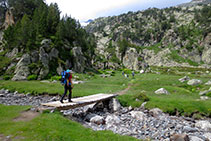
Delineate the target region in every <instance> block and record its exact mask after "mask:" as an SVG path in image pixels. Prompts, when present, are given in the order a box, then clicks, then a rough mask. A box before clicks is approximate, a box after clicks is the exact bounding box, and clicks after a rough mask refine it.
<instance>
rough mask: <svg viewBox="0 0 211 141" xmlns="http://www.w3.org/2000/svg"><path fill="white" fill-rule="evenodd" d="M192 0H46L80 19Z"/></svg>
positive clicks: (63, 11) (172, 4) (63, 12)
mask: <svg viewBox="0 0 211 141" xmlns="http://www.w3.org/2000/svg"><path fill="white" fill-rule="evenodd" d="M190 1H191V0H46V2H47V3H48V4H50V3H52V2H53V3H55V2H56V3H57V4H58V6H59V9H60V11H61V12H62V15H65V14H67V15H68V16H70V15H71V17H73V18H75V19H76V20H79V21H80V22H83V21H87V20H89V19H96V18H98V17H104V16H114V15H119V14H122V13H127V12H128V11H138V10H144V9H147V8H149V7H151V8H152V7H157V8H165V7H170V6H176V5H178V4H182V3H186V2H190Z"/></svg>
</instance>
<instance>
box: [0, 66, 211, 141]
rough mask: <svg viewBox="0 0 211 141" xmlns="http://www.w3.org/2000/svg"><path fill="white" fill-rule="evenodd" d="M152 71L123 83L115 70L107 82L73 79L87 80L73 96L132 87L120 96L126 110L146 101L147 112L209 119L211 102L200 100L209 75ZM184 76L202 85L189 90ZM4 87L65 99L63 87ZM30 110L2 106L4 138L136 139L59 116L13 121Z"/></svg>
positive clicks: (18, 84)
mask: <svg viewBox="0 0 211 141" xmlns="http://www.w3.org/2000/svg"><path fill="white" fill-rule="evenodd" d="M152 72H153V73H145V74H139V73H137V74H136V75H135V78H132V76H131V74H130V75H129V78H125V77H123V76H122V74H121V72H120V71H116V72H115V74H114V75H113V76H112V77H108V78H102V77H100V76H99V74H92V75H87V74H86V75H85V74H74V76H77V77H76V78H77V79H78V80H83V81H85V83H83V84H77V85H74V89H73V97H81V96H87V95H92V94H97V93H118V92H120V91H123V90H125V89H126V88H129V89H128V91H125V93H123V95H120V96H118V97H117V98H118V99H119V101H120V102H121V104H122V105H123V106H132V107H140V105H141V104H142V103H143V102H144V101H147V104H146V105H145V107H146V108H148V109H151V108H155V107H158V108H160V109H162V110H163V111H164V112H166V113H169V114H172V115H175V114H178V115H184V116H190V117H194V118H196V119H197V118H203V117H204V116H205V117H211V100H210V99H209V100H206V101H202V100H199V99H200V96H199V92H200V91H204V90H208V89H209V88H210V86H207V85H204V83H206V82H207V81H208V80H210V79H211V75H210V73H209V74H208V73H207V70H204V69H200V70H198V69H188V68H183V69H181V68H153V71H152ZM209 72H211V70H209ZM185 75H186V76H189V77H190V78H191V79H200V80H202V82H203V84H201V85H197V86H189V85H187V82H184V83H181V82H179V81H178V79H180V78H182V77H184V76H185ZM2 88H4V89H9V90H10V91H18V92H19V93H25V94H27V93H31V94H34V95H37V94H49V95H55V94H59V95H61V94H63V86H62V85H61V84H60V83H59V82H57V83H44V82H40V81H18V82H14V81H5V80H0V89H2ZM159 88H165V89H166V90H167V91H169V93H170V94H169V95H156V94H155V93H154V92H155V91H156V90H157V89H159ZM210 95H211V94H210V93H208V94H207V96H210ZM27 109H29V106H4V105H0V134H3V135H5V136H7V135H12V138H14V139H15V138H17V137H18V138H20V137H23V138H24V140H135V139H134V138H132V137H128V136H120V135H116V134H113V133H112V132H110V131H99V132H95V131H92V130H91V129H87V128H85V127H83V126H81V125H80V124H79V123H76V122H73V121H70V120H68V119H66V118H64V117H63V116H62V115H60V114H59V113H47V112H46V113H43V114H41V115H39V116H38V117H36V118H35V119H33V120H32V121H28V122H14V121H13V119H14V118H15V117H17V116H18V115H19V114H20V112H21V111H24V110H27ZM5 129H6V130H5ZM55 129H56V130H55Z"/></svg>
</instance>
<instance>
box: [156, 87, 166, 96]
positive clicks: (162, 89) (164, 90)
mask: <svg viewBox="0 0 211 141" xmlns="http://www.w3.org/2000/svg"><path fill="white" fill-rule="evenodd" d="M155 94H166V95H168V94H169V92H168V91H167V90H166V89H165V88H160V89H158V90H156V91H155Z"/></svg>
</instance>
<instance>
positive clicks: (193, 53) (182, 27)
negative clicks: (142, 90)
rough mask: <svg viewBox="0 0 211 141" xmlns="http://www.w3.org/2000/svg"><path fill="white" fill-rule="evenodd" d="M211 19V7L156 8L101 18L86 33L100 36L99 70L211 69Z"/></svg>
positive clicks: (207, 5)
mask: <svg viewBox="0 0 211 141" xmlns="http://www.w3.org/2000/svg"><path fill="white" fill-rule="evenodd" d="M203 2H205V1H203ZM207 2H208V3H209V1H206V3H207ZM191 3H194V1H192V2H191ZM200 4H201V3H200ZM210 17H211V6H210V4H201V5H198V4H194V6H189V7H184V6H179V7H171V8H166V9H156V8H153V9H147V10H145V11H138V12H128V13H127V14H122V15H119V16H114V17H103V18H98V19H96V20H94V21H93V22H91V23H90V24H89V25H87V26H86V30H87V31H88V32H90V33H94V34H95V36H96V37H97V41H98V42H97V49H96V54H98V58H97V59H96V61H97V62H98V63H96V66H98V67H102V66H106V67H108V68H116V67H118V66H120V65H121V64H123V65H124V66H125V67H127V68H130V69H136V70H138V69H140V68H141V67H143V66H146V65H147V64H148V65H150V66H203V67H210V65H211V59H210V56H211V47H210V39H211V25H210V22H211V21H210Z"/></svg>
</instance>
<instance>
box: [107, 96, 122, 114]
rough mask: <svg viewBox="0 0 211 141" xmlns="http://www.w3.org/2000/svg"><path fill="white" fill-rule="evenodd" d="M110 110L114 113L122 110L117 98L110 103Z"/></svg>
mask: <svg viewBox="0 0 211 141" xmlns="http://www.w3.org/2000/svg"><path fill="white" fill-rule="evenodd" d="M109 108H110V109H111V110H112V111H113V112H116V111H118V110H120V109H121V104H120V103H119V101H118V100H117V99H116V98H113V99H112V100H111V101H110V103H109Z"/></svg>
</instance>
